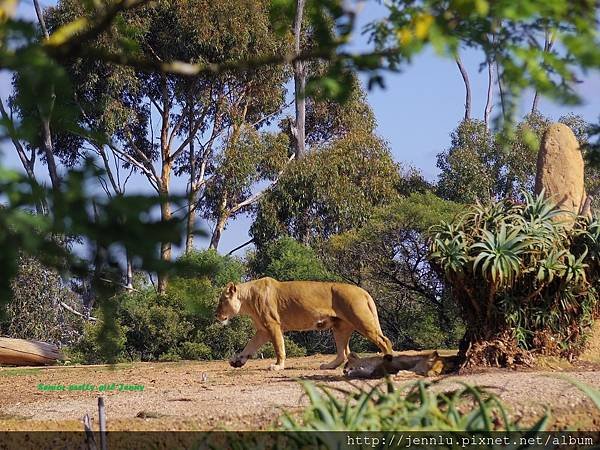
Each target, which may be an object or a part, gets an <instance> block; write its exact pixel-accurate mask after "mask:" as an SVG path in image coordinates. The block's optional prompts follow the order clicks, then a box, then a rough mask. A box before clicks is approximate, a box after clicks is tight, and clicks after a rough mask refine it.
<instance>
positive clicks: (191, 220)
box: [185, 187, 196, 254]
mask: <svg viewBox="0 0 600 450" xmlns="http://www.w3.org/2000/svg"><path fill="white" fill-rule="evenodd" d="M195 203H196V191H195V190H194V188H193V187H192V188H190V196H189V200H188V212H187V221H186V236H185V253H186V254H187V253H190V252H191V251H192V250H194V229H195V227H196V208H195Z"/></svg>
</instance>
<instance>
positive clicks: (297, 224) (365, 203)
mask: <svg viewBox="0 0 600 450" xmlns="http://www.w3.org/2000/svg"><path fill="white" fill-rule="evenodd" d="M306 124H307V128H306V131H307V134H306V137H307V142H310V145H311V147H310V148H311V151H310V152H309V153H307V155H306V156H305V157H304V158H303V159H302V160H300V161H296V162H295V163H294V164H293V165H291V166H290V167H289V168H288V169H287V170H286V171H285V172H284V173H283V174H282V175H281V177H280V179H279V182H278V183H277V185H276V186H274V187H273V188H272V189H271V190H269V191H268V192H267V193H266V195H264V196H263V198H261V200H260V202H259V204H258V206H257V208H256V210H255V211H256V216H255V221H254V223H253V225H252V227H251V230H250V233H251V235H252V237H253V239H254V242H255V244H256V245H257V246H258V247H259V248H260V247H261V246H263V245H265V244H266V243H268V242H270V241H272V240H274V239H276V238H278V237H280V236H286V235H287V236H292V237H294V238H295V239H297V240H299V241H301V242H303V243H305V244H311V245H312V244H315V243H317V242H319V241H321V240H323V239H327V238H328V237H329V236H331V235H333V234H336V233H340V232H343V231H346V230H349V229H351V228H353V227H356V226H359V225H361V224H363V223H365V221H366V220H367V219H368V217H369V214H370V211H371V210H372V209H373V207H375V206H377V205H381V204H383V203H385V202H387V201H389V200H390V199H392V198H395V197H397V196H398V195H399V191H400V189H401V187H402V184H403V177H402V176H401V174H400V168H399V166H398V165H397V164H396V163H395V162H394V161H393V158H392V155H391V153H390V150H389V148H388V147H387V144H386V143H385V142H384V141H383V140H382V139H381V138H379V137H378V136H376V135H375V132H374V131H375V126H376V122H375V118H374V116H373V113H372V111H371V109H370V108H369V107H368V105H367V104H366V103H365V101H364V94H363V92H362V91H361V90H360V88H359V86H358V85H355V89H354V90H353V94H351V96H350V97H349V99H348V100H347V101H346V102H345V103H343V104H339V103H336V102H328V101H318V100H315V99H312V100H311V101H310V102H308V104H307V120H306Z"/></svg>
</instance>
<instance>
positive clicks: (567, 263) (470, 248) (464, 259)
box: [429, 193, 600, 365]
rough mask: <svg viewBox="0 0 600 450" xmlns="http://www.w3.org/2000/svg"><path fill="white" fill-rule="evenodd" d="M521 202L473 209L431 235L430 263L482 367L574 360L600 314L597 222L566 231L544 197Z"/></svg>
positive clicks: (528, 197)
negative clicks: (528, 356) (530, 355)
mask: <svg viewBox="0 0 600 450" xmlns="http://www.w3.org/2000/svg"><path fill="white" fill-rule="evenodd" d="M523 198H524V203H522V204H517V203H514V202H511V201H500V202H497V203H494V204H491V205H480V204H477V205H474V206H472V207H471V209H470V211H468V212H466V213H465V214H463V215H462V216H460V217H458V218H456V219H455V221H454V222H452V223H450V224H442V225H440V226H438V227H432V229H431V230H430V232H431V234H432V239H431V249H430V250H431V251H430V255H429V256H430V259H431V262H432V264H433V266H434V267H435V268H437V270H439V271H440V273H441V274H442V275H443V276H444V277H445V279H446V281H447V282H448V283H449V284H450V287H451V288H452V293H453V296H454V298H455V299H456V300H457V302H458V303H460V304H461V306H462V308H461V310H462V311H463V315H464V317H463V318H464V319H465V322H466V323H467V334H466V336H465V338H466V340H467V341H468V344H469V345H465V346H464V348H465V349H469V350H465V351H464V352H463V353H462V356H463V357H465V358H469V355H467V352H472V353H473V352H474V353H477V352H479V353H478V355H479V356H478V357H479V358H480V359H481V360H480V361H476V362H478V363H484V364H486V363H489V364H492V365H496V364H507V365H510V364H512V362H514V360H515V357H517V356H518V355H519V352H521V351H522V350H527V351H528V350H535V351H537V352H542V353H543V352H547V353H554V352H558V353H559V354H563V355H565V356H568V355H572V354H576V353H577V352H578V351H579V350H580V349H581V343H582V342H583V340H584V339H583V338H584V337H585V336H586V333H587V327H588V325H589V323H590V322H591V321H590V317H592V316H593V315H594V314H598V313H600V306H599V302H598V300H597V294H596V290H595V289H594V287H593V286H594V284H595V283H596V282H597V281H598V280H600V221H598V220H597V219H593V220H589V219H587V218H584V217H577V218H576V220H575V223H574V225H570V226H565V222H564V221H563V220H562V218H563V215H564V214H566V212H565V211H561V210H559V209H557V208H556V206H555V204H554V203H552V202H550V201H549V200H547V199H545V198H544V197H543V193H542V194H540V195H537V196H533V195H530V194H526V193H525V194H523ZM570 223H571V224H572V223H573V221H571V222H570ZM548 342H553V343H555V344H553V345H552V346H548V345H545V343H548ZM466 343H467V342H466ZM489 346H493V347H494V348H493V349H492V350H490V349H489ZM502 355H504V356H502ZM521 355H522V356H523V355H524V354H521ZM523 357H525V356H523ZM474 359H476V358H474ZM498 361H503V362H502V363H499V362H498Z"/></svg>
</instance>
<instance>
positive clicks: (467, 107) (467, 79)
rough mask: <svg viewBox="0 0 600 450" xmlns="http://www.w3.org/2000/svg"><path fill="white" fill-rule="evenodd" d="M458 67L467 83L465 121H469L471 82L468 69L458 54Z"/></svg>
mask: <svg viewBox="0 0 600 450" xmlns="http://www.w3.org/2000/svg"><path fill="white" fill-rule="evenodd" d="M456 65H457V66H458V70H460V74H461V75H462V79H463V81H464V83H465V92H466V93H465V120H469V119H470V118H471V82H470V81H469V74H468V73H467V69H466V68H465V66H464V64H463V63H462V60H461V59H460V56H459V55H458V54H457V55H456Z"/></svg>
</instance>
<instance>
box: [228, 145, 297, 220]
mask: <svg viewBox="0 0 600 450" xmlns="http://www.w3.org/2000/svg"><path fill="white" fill-rule="evenodd" d="M295 157H296V155H292V156H291V157H290V158H289V159H288V160H287V162H286V164H285V166H284V167H283V169H281V170H280V171H279V173H278V174H277V177H276V178H275V180H273V182H272V183H271V184H270V185H269V186H267V187H266V188H265V189H263V190H262V191H260V192H257V193H255V194H254V195H251V196H250V197H248V198H247V199H246V200H244V201H243V202H240V203H238V204H237V205H235V206H233V207H231V208H230V209H229V215H231V214H235V213H236V212H238V211H239V210H240V209H242V208H245V207H246V206H249V205H251V204H253V203H255V202H257V201H258V200H260V198H261V197H262V196H263V195H265V194H266V193H267V192H268V191H269V190H270V189H273V187H275V186H276V185H277V183H278V182H279V179H280V178H281V175H283V173H284V172H285V169H287V167H288V165H289V164H290V163H291V162H292V161H293V160H294V158H295Z"/></svg>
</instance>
